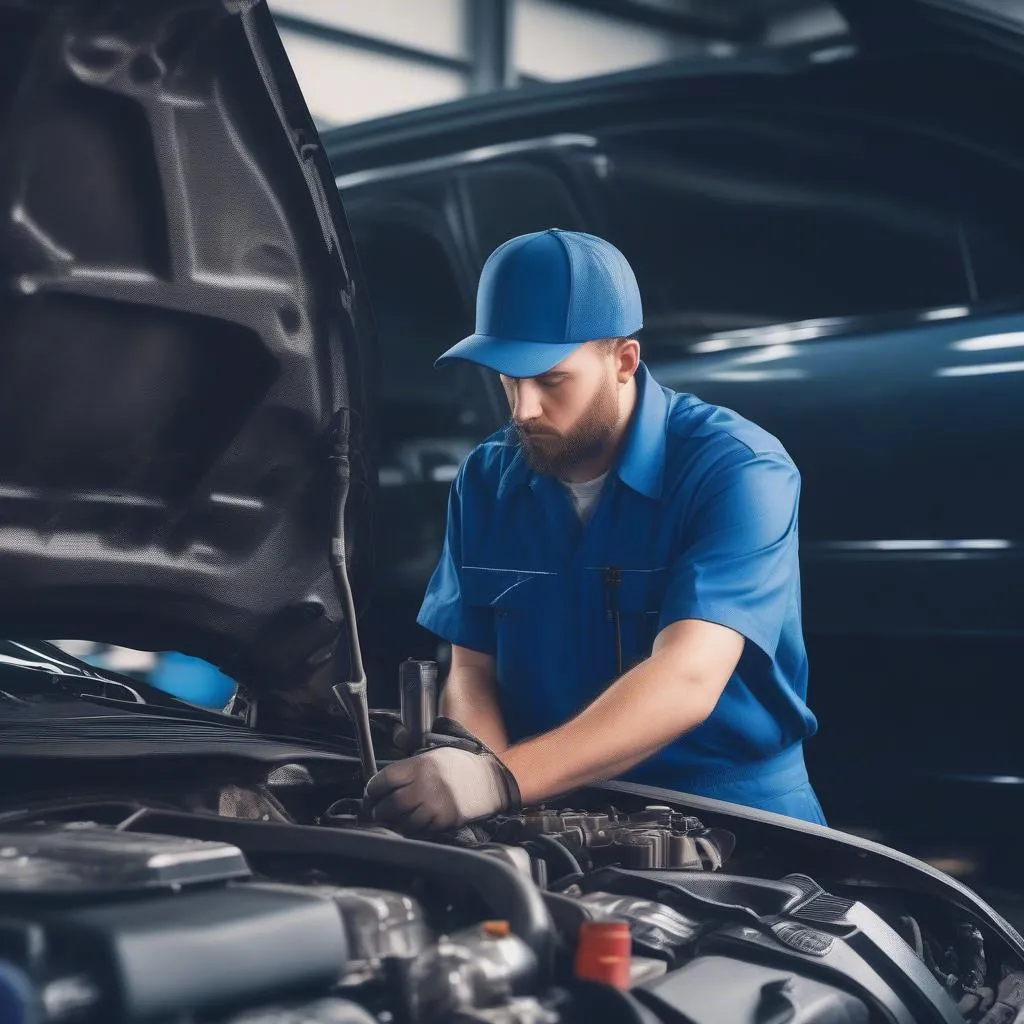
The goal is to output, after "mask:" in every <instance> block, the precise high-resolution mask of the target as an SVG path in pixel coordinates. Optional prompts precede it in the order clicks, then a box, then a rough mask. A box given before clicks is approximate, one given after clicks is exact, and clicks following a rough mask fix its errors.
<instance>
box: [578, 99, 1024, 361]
mask: <svg viewBox="0 0 1024 1024" xmlns="http://www.w3.org/2000/svg"><path fill="white" fill-rule="evenodd" d="M872 131H875V130H874V129H868V128H865V127H864V126H853V127H851V126H845V132H846V134H845V135H844V134H843V131H842V126H836V125H827V124H820V125H813V124H810V123H809V122H807V123H791V124H774V125H773V124H772V123H771V120H770V118H767V117H766V118H765V119H764V120H762V121H755V120H753V119H752V120H751V122H749V123H744V122H742V121H740V120H735V121H733V122H729V121H716V120H714V119H710V118H709V119H708V120H707V121H706V122H701V123H697V124H678V125H663V126H659V127H657V128H648V129H644V130H642V131H636V130H623V131H620V132H613V133H609V134H608V135H606V136H604V137H603V139H602V156H601V159H600V162H599V163H598V164H597V166H596V173H595V174H594V175H593V176H592V177H593V180H594V182H595V186H594V187H595V193H596V195H597V196H598V197H599V200H600V201H599V209H600V211H601V220H602V223H601V224H600V225H597V228H596V229H597V230H598V231H599V233H604V234H605V235H606V236H607V237H608V238H609V239H610V240H611V241H612V242H614V243H615V244H616V245H618V246H619V248H621V249H622V250H623V252H624V253H625V254H626V256H627V257H628V259H629V260H630V262H631V264H632V265H633V267H634V269H635V270H636V273H637V277H638V279H639V281H640V285H641V288H642V289H643V293H644V299H645V313H646V317H645V320H646V324H647V330H646V332H645V341H646V342H647V344H648V346H649V350H650V347H651V346H654V347H656V346H657V344H658V343H659V341H667V342H669V343H671V342H672V341H673V340H675V339H678V338H680V337H692V336H693V335H695V334H696V335H699V334H702V333H704V334H706V333H708V332H711V331H730V330H739V329H744V328H749V327H754V326H758V325H767V324H780V323H787V322H793V321H799V320H808V319H815V318H830V317H854V316H864V315H876V314H885V313H895V312H899V311H905V310H919V309H928V308H935V307H941V306H949V305H961V304H966V303H971V302H975V301H978V300H979V299H981V300H984V299H986V298H992V297H994V296H998V295H1000V294H1005V292H1006V291H1007V289H1011V290H1015V291H1019V289H1020V285H1019V281H1020V280H1021V279H1022V278H1021V272H1022V270H1024V260H1022V256H1021V246H1020V245H1019V241H1018V238H1017V236H1016V235H1015V234H1014V233H1013V231H1012V230H1011V229H1009V228H1008V227H1007V226H1006V224H1007V216H1006V210H1005V207H1003V208H1002V212H1000V209H1001V207H1000V204H999V201H998V198H997V197H998V195H999V194H1000V192H999V185H1000V172H999V170H998V169H996V168H993V169H992V170H991V178H992V182H993V188H992V190H991V197H985V196H981V195H978V194H977V193H976V191H975V190H970V194H968V192H967V190H964V189H963V188H960V187H958V185H957V174H958V168H959V163H958V161H960V160H966V159H971V158H969V157H967V156H965V155H963V154H957V153H945V154H943V153H941V152H939V150H937V149H936V148H935V146H937V145H938V144H937V143H936V144H934V145H926V144H925V143H923V142H922V141H921V140H920V139H916V140H914V142H913V145H907V144H905V141H904V140H901V139H900V138H899V137H897V136H896V135H889V136H887V135H885V134H884V133H883V132H881V130H878V131H875V135H874V136H873V137H872V136H871V132H872ZM887 155H888V156H890V157H891V159H887ZM590 160H591V162H593V157H591V158H590ZM977 176H978V168H977V167H975V168H974V172H973V174H972V180H977ZM983 191H984V190H983ZM1015 281H1016V282H1018V283H1015Z"/></svg>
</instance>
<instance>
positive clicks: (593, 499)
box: [562, 472, 608, 523]
mask: <svg viewBox="0 0 1024 1024" xmlns="http://www.w3.org/2000/svg"><path fill="white" fill-rule="evenodd" d="M607 475H608V473H607V472H604V473H602V474H601V475H600V476H596V477H594V479H593V480H584V481H583V482H582V483H574V482H572V481H569V480H563V481H562V484H563V486H564V487H565V489H566V490H567V491H568V492H569V497H570V498H572V503H573V504H574V505H575V506H576V514H577V515H578V516H579V517H580V520H581V522H584V523H585V522H587V520H588V519H590V516H591V513H592V512H593V511H594V506H595V505H596V504H597V499H598V496H599V495H600V494H601V487H602V486H603V485H604V478H605V477H606V476H607Z"/></svg>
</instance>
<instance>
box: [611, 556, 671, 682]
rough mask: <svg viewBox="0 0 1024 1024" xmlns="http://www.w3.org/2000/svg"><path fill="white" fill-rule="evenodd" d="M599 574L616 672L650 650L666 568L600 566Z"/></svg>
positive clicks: (659, 613) (654, 635) (666, 577)
mask: <svg viewBox="0 0 1024 1024" xmlns="http://www.w3.org/2000/svg"><path fill="white" fill-rule="evenodd" d="M600 573H601V578H602V582H603V585H604V594H605V618H606V620H607V621H608V623H609V626H610V630H611V635H612V639H613V642H615V644H616V663H617V664H616V671H617V672H624V671H627V670H628V669H629V668H630V667H631V666H633V665H635V664H636V663H637V662H640V661H643V660H644V658H646V657H648V656H649V655H650V653H651V647H652V646H653V645H654V640H655V637H656V636H657V634H658V621H659V619H660V617H661V608H662V603H663V601H664V598H665V587H666V585H667V582H668V570H667V569H663V568H656V569H616V568H614V567H613V568H605V569H601V570H600ZM620 660H621V667H620V666H619V664H618V662H619V661H620Z"/></svg>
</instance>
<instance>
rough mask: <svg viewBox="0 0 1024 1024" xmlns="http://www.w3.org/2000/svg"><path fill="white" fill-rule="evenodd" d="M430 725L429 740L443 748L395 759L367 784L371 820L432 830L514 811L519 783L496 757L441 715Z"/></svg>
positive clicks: (412, 829) (402, 828)
mask: <svg viewBox="0 0 1024 1024" xmlns="http://www.w3.org/2000/svg"><path fill="white" fill-rule="evenodd" d="M434 728H435V732H434V733H432V734H430V737H429V738H430V739H431V740H433V741H434V742H439V743H442V744H444V745H443V746H438V747H435V748H434V749H431V750H424V751H421V752H420V753H418V754H415V755H414V756H413V757H409V758H406V759H405V760H403V761H396V762H395V763H394V764H390V765H388V766H387V768H384V769H382V770H381V771H379V772H377V774H376V775H374V777H373V778H372V779H370V781H369V782H368V783H367V786H366V798H365V803H366V805H367V806H366V809H368V810H369V811H370V815H371V817H372V818H373V820H374V821H377V822H380V823H381V824H382V825H387V826H388V827H390V828H394V829H396V830H397V831H399V832H406V833H411V832H428V831H430V832H433V831H443V830H445V829H451V828H457V827H459V826H460V825H464V824H466V823H467V822H471V821H480V820H481V819H484V818H490V817H492V816H493V815H495V814H500V813H502V812H504V811H508V810H513V809H518V807H519V806H520V797H519V786H518V785H517V784H516V780H515V778H514V777H513V775H512V773H511V772H510V771H509V770H508V768H506V767H505V765H504V764H503V763H502V762H501V761H500V760H499V759H498V757H496V756H495V755H494V754H493V753H492V752H491V751H490V750H488V749H487V747H485V746H484V745H483V744H482V743H480V741H479V740H477V739H476V737H474V736H473V735H472V734H470V733H468V732H466V730H465V729H463V728H461V727H460V726H459V725H458V723H456V722H452V721H450V720H448V719H444V718H441V719H438V722H437V723H435V727H434Z"/></svg>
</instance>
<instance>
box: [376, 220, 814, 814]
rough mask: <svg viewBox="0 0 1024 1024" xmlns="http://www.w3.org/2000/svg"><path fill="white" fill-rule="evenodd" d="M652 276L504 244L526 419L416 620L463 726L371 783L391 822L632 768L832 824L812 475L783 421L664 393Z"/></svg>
mask: <svg viewBox="0 0 1024 1024" xmlns="http://www.w3.org/2000/svg"><path fill="white" fill-rule="evenodd" d="M642 324H643V316H642V309H641V300H640V292H639V288H638V287H637V283H636V279H635V277H634V275H633V272H632V269H631V268H630V266H629V264H628V262H627V261H626V259H625V257H624V256H623V255H622V254H621V253H620V252H619V251H618V250H617V249H616V248H615V247H614V246H612V245H610V244H609V243H608V242H606V241H604V240H602V239H599V238H597V237H595V236H593V235H589V234H583V233H579V232H568V231H558V230H551V231H544V232H536V233H533V234H529V235H524V236H520V237H518V238H513V239H511V240H510V241H508V242H506V243H504V244H503V245H501V246H500V247H499V248H498V249H496V250H495V252H494V253H492V254H491V256H490V258H489V259H488V261H487V263H486V265H485V266H484V269H483V272H482V274H481V278H480V283H479V288H478V293H477V325H476V333H475V334H473V335H472V336H470V337H468V338H466V339H464V340H463V341H461V342H459V343H458V344H457V345H455V346H454V347H453V348H451V349H450V350H449V351H447V352H446V353H445V354H444V355H443V356H442V357H441V358H440V359H439V360H438V362H439V363H444V362H446V361H448V360H451V359H469V360H472V361H474V362H477V363H479V364H482V365H483V366H486V367H489V368H491V369H493V370H496V371H497V372H498V373H499V374H500V376H501V381H502V384H503V386H504V389H505V392H506V395H507V397H508V402H509V407H510V410H511V423H510V425H509V426H508V427H507V428H505V429H503V430H501V431H499V432H498V433H497V434H495V435H493V436H492V437H490V438H488V439H487V440H486V441H484V442H483V443H482V444H481V445H480V446H479V447H478V448H477V449H476V450H475V451H474V452H473V453H472V454H471V455H470V456H469V457H468V458H467V459H466V461H465V462H464V464H463V465H462V467H461V469H460V471H459V473H458V476H457V477H456V479H455V482H454V484H453V487H452V491H451V498H450V502H449V508H448V527H447V535H446V540H445V543H444V548H443V551H442V553H441V558H440V561H439V563H438V566H437V568H436V570H435V572H434V575H433V577H432V579H431V581H430V585H429V588H428V590H427V593H426V596H425V598H424V601H423V605H422V609H421V611H420V615H419V620H418V621H419V622H420V624H421V625H423V626H425V627H426V628H428V629H429V630H431V631H432V632H434V633H436V634H437V635H438V636H440V637H443V638H444V639H445V640H447V641H449V642H450V643H451V644H452V667H451V672H450V674H449V677H448V680H447V683H446V685H445V689H444V694H443V699H442V707H441V711H442V714H443V715H444V716H445V719H446V720H453V721H450V722H448V727H449V731H451V732H452V733H454V734H462V735H463V736H464V739H463V741H462V742H455V743H454V745H449V746H442V747H438V748H435V749H432V750H430V751H427V752H421V753H419V754H416V755H415V756H413V757H411V758H407V759H405V760H403V761H400V762H395V763H394V764H391V765H389V766H387V767H386V768H384V769H383V770H382V771H380V772H378V774H377V775H376V776H375V777H374V778H373V779H371V780H370V782H369V784H368V786H367V802H368V804H369V806H371V807H372V813H373V817H374V818H375V820H377V821H381V822H384V823H387V824H390V825H392V826H394V827H397V828H400V829H402V830H405V831H420V830H431V829H445V828H452V827H456V826H458V825H461V824H463V823H465V822H468V821H473V820H478V819H482V818H485V817H489V816H491V815H494V814H496V813H500V812H503V811H508V810H511V809H514V808H517V807H520V806H523V805H530V804H536V803H539V802H541V801H543V800H545V799H549V798H551V797H553V796H556V795H558V794H561V793H565V792H568V791H569V790H572V789H574V788H577V787H579V786H582V785H588V784H591V783H593V782H596V781H600V780H607V779H611V778H620V779H625V780H628V781H634V782H638V783H646V784H649V785H654V786H664V787H668V788H671V789H679V790H683V791H685V792H688V793H695V794H703V795H705V796H710V797H715V798H718V799H722V800H728V801H731V802H735V803H740V804H746V805H749V806H752V807H759V808H763V809H766V810H769V811H775V812H778V813H781V814H786V815H790V816H792V817H794V818H802V819H805V820H808V821H813V822H819V823H824V817H823V815H822V811H821V807H820V805H819V803H818V800H817V797H816V796H815V794H814V791H813V789H812V788H811V785H810V783H809V781H808V778H807V772H806V768H805V766H804V759H803V741H804V739H806V738H807V737H809V736H811V735H813V734H814V732H815V731H816V729H817V723H816V721H815V718H814V716H813V714H812V713H811V712H810V711H809V710H808V708H807V705H806V703H805V701H806V695H807V657H806V653H805V649H804V640H803V633H802V629H801V618H800V576H799V565H798V555H797V546H798V545H797V508H798V503H799V496H800V476H799V473H798V472H797V469H796V467H795V466H794V464H793V462H792V460H791V459H790V458H789V456H788V455H787V453H786V451H785V449H784V448H783V447H782V445H781V444H780V443H779V441H778V440H776V439H775V438H774V437H772V436H771V435H770V434H768V433H767V432H765V431H764V430H762V429H761V428H759V427H757V426H756V425H755V424H753V423H751V422H749V421H747V420H745V419H743V418H742V417H740V416H738V415H737V414H736V413H734V412H731V411H729V410H727V409H723V408H719V407H715V406H712V405H708V404H707V403H705V402H702V401H700V399H698V398H696V397H695V396H693V395H687V394H676V393H675V392H672V391H670V390H668V389H667V388H663V387H661V386H660V385H659V384H658V383H657V382H656V381H655V380H654V378H653V377H652V376H651V374H650V372H649V371H648V369H647V368H646V366H645V364H644V363H643V362H641V360H640V345H639V342H638V341H637V340H636V338H635V335H636V334H637V333H638V331H639V330H640V328H641V327H642Z"/></svg>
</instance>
